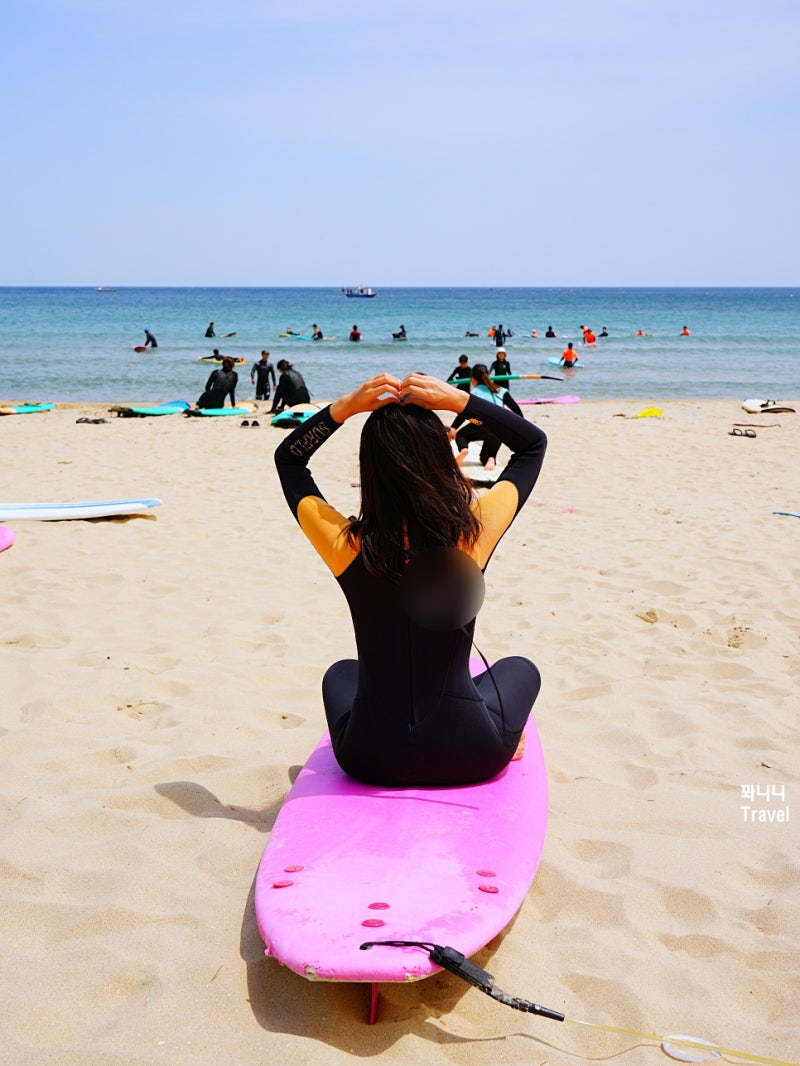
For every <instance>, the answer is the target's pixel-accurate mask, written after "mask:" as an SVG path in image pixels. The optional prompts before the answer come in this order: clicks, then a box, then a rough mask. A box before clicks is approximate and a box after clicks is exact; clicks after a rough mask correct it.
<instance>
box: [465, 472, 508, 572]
mask: <svg viewBox="0 0 800 1066" xmlns="http://www.w3.org/2000/svg"><path fill="white" fill-rule="evenodd" d="M518 504H519V493H518V492H517V487H516V485H515V484H514V483H513V482H512V481H498V483H497V484H496V485H494V486H493V487H492V488H491V489H490V490H489V492H487V493H485V494H484V495H483V496H482V497H481V498H480V499H479V500H477V501H476V503H475V505H474V511H475V515H476V516H477V518H478V521H479V522H480V524H481V535H480V536H479V537H478V540H477V542H476V544H475V547H474V548H473V549H472V551H471V552H470V555H471V556H472V558H473V559H474V560H475V562H476V563H477V564H478V566H479V567H480V568H481V570H482V569H483V568H484V566H486V564H487V563H488V561H489V559H490V558H491V555H492V552H493V551H494V550H495V548H496V547H497V543H498V541H499V540H500V538H501V537H502V535H503V534H504V533H505V531H506V530H507V529H508V527H509V526H510V525H511V523H512V522H513V521H514V515H515V514H516V513H517V505H518Z"/></svg>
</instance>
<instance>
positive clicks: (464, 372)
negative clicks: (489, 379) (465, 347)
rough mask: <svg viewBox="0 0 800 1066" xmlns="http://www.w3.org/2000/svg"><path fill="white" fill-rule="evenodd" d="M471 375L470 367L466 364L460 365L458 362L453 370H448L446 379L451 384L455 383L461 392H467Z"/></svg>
mask: <svg viewBox="0 0 800 1066" xmlns="http://www.w3.org/2000/svg"><path fill="white" fill-rule="evenodd" d="M471 377H472V369H471V368H470V367H468V366H462V365H461V363H459V364H458V366H457V367H455V368H454V369H453V370H451V371H450V376H449V377H448V379H447V380H448V381H449V382H450V384H451V385H455V387H456V388H457V389H461V391H462V392H469V382H470V378H471Z"/></svg>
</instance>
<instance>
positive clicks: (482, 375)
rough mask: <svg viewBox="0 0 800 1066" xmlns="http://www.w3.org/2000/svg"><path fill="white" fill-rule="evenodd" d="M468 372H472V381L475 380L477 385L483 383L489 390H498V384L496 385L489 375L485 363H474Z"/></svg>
mask: <svg viewBox="0 0 800 1066" xmlns="http://www.w3.org/2000/svg"><path fill="white" fill-rule="evenodd" d="M470 374H472V378H473V380H474V381H477V382H478V384H479V385H485V386H486V388H487V389H489V390H490V391H491V392H499V391H500V386H499V385H496V384H495V383H494V382H493V381H492V379H491V377H489V368H488V366H487V365H486V363H476V364H475V366H474V367H473V368H472V370H470Z"/></svg>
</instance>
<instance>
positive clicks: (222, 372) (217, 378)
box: [197, 355, 239, 408]
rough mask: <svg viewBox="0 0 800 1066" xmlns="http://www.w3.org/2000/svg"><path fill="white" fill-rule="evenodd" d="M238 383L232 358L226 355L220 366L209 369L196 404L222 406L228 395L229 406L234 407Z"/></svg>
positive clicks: (199, 405)
mask: <svg viewBox="0 0 800 1066" xmlns="http://www.w3.org/2000/svg"><path fill="white" fill-rule="evenodd" d="M238 383H239V375H238V374H237V373H236V371H235V370H234V369H233V359H231V357H230V356H229V355H226V356H225V357H224V358H223V360H222V366H221V367H218V368H217V369H216V370H212V371H211V374H210V375H209V378H208V381H207V382H206V389H205V392H204V393H203V395H202V396H201V397H200V399H199V400H198V401H197V406H198V407H201V408H215V407H224V406H225V398H226V397H227V396H230V398H231V407H235V406H236V386H237V385H238Z"/></svg>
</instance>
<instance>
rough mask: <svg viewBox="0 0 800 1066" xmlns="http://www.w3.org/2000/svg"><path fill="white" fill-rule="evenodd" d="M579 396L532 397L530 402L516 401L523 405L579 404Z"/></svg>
mask: <svg viewBox="0 0 800 1066" xmlns="http://www.w3.org/2000/svg"><path fill="white" fill-rule="evenodd" d="M580 402H581V398H580V396H534V397H532V398H531V399H530V400H517V403H518V404H523V403H580Z"/></svg>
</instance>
